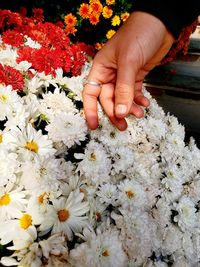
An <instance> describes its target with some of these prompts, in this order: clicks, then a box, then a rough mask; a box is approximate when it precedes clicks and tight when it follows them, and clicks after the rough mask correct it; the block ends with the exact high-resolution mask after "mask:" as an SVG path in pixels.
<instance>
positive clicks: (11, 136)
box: [5, 124, 55, 159]
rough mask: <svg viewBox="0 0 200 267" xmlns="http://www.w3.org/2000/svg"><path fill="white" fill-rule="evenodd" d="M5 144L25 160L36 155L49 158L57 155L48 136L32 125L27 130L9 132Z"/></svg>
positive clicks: (16, 129)
mask: <svg viewBox="0 0 200 267" xmlns="http://www.w3.org/2000/svg"><path fill="white" fill-rule="evenodd" d="M5 142H6V143H8V144H10V145H11V146H12V148H13V150H14V151H16V152H17V153H19V154H20V156H22V157H23V158H24V159H27V156H28V157H29V158H30V157H34V156H36V155H39V156H46V157H47V156H50V155H53V154H54V153H55V149H53V147H52V141H51V140H50V139H48V136H47V135H43V134H42V131H41V130H39V131H37V130H36V129H34V128H33V127H32V126H31V124H28V125H27V127H26V128H22V129H19V128H15V129H12V130H11V131H9V132H7V133H6V137H5Z"/></svg>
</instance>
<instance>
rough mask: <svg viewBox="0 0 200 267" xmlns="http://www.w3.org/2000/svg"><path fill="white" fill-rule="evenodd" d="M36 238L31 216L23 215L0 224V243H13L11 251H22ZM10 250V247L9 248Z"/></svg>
mask: <svg viewBox="0 0 200 267" xmlns="http://www.w3.org/2000/svg"><path fill="white" fill-rule="evenodd" d="M36 238H37V230H36V228H35V226H34V224H33V218H32V216H31V214H28V213H23V214H22V215H21V217H19V218H18V219H11V220H6V221H3V222H0V243H1V244H2V245H6V244H8V243H10V242H11V241H12V242H13V246H14V247H13V249H15V250H18V249H23V248H26V247H27V246H29V244H31V243H32V242H33V241H34V240H35V239H36ZM11 249H12V247H11Z"/></svg>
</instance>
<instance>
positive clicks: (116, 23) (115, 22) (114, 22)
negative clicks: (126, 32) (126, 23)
mask: <svg viewBox="0 0 200 267" xmlns="http://www.w3.org/2000/svg"><path fill="white" fill-rule="evenodd" d="M120 22H121V20H120V17H119V16H118V15H115V16H114V17H113V18H112V21H111V23H112V26H119V24H120Z"/></svg>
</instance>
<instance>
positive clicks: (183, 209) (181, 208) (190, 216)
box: [174, 196, 197, 232]
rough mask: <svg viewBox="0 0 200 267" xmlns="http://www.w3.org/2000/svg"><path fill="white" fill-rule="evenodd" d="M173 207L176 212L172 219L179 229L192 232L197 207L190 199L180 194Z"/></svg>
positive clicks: (195, 220) (195, 221)
mask: <svg viewBox="0 0 200 267" xmlns="http://www.w3.org/2000/svg"><path fill="white" fill-rule="evenodd" d="M174 208H175V210H176V211H177V212H178V214H177V215H176V216H175V217H174V221H175V222H177V223H178V225H179V226H180V228H181V230H183V231H186V230H187V231H192V232H194V231H195V228H196V226H197V214H196V211H197V209H196V207H195V203H194V202H193V201H192V199H191V198H189V197H186V196H182V197H181V198H180V199H179V201H178V203H174Z"/></svg>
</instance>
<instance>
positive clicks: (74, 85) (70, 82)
mask: <svg viewBox="0 0 200 267" xmlns="http://www.w3.org/2000/svg"><path fill="white" fill-rule="evenodd" d="M84 78H85V75H84V74H82V75H80V76H76V77H71V78H68V79H67V80H66V83H65V86H66V87H67V88H68V89H70V91H71V92H72V93H73V97H74V98H75V99H76V100H79V101H80V100H82V91H83V79H84Z"/></svg>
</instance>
